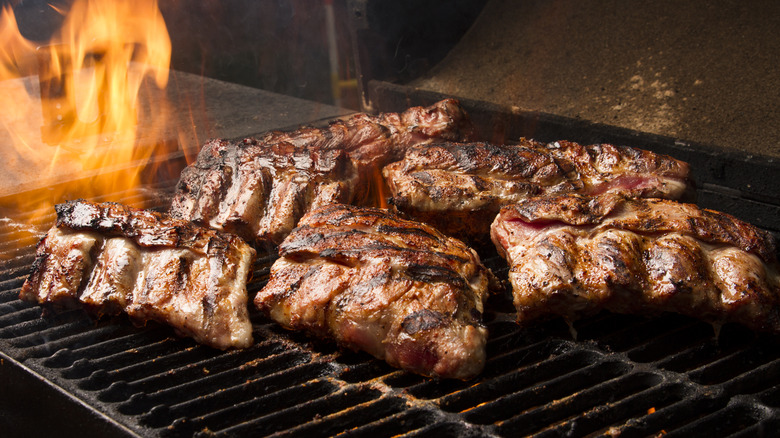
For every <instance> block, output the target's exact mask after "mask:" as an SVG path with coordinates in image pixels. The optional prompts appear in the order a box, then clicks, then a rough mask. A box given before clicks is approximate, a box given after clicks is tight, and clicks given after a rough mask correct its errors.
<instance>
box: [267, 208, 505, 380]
mask: <svg viewBox="0 0 780 438" xmlns="http://www.w3.org/2000/svg"><path fill="white" fill-rule="evenodd" d="M279 255H280V258H279V259H278V260H277V261H276V262H275V263H274V264H273V266H272V268H271V277H270V280H269V282H268V283H267V285H266V286H265V287H264V288H263V289H262V290H261V291H260V292H259V293H258V294H257V296H256V298H255V301H254V302H255V305H256V306H257V307H258V308H259V309H260V310H262V311H264V312H265V313H266V314H268V315H269V316H270V317H271V318H272V319H274V320H275V321H276V322H278V323H279V324H281V325H282V326H284V327H286V328H288V329H294V330H303V331H306V332H308V333H309V334H312V335H314V336H317V337H321V338H333V339H335V340H336V341H337V342H338V343H339V344H340V345H342V346H345V347H348V348H352V349H356V350H363V351H366V352H368V353H370V354H372V355H374V356H375V357H377V358H380V359H383V360H385V361H387V362H388V363H389V364H390V365H392V366H394V367H399V368H402V369H404V370H407V371H411V372H414V373H418V374H422V375H426V376H437V377H442V378H458V379H468V378H471V377H474V376H476V375H477V374H478V373H479V372H480V371H481V370H482V368H483V366H484V362H485V342H486V338H487V329H486V328H485V327H484V326H483V324H482V322H481V320H482V313H483V305H484V301H485V299H486V298H487V293H488V288H489V285H490V284H491V281H494V278H493V277H492V273H491V272H490V271H489V270H488V269H487V268H485V267H484V266H483V265H482V264H481V262H480V260H479V256H478V255H477V254H476V252H474V250H472V249H470V248H469V247H467V246H466V245H465V244H463V243H462V242H460V241H458V240H456V239H453V238H450V237H447V236H444V235H443V234H441V233H440V232H438V231H437V230H435V229H433V228H431V227H430V226H428V225H425V224H421V223H417V222H412V221H407V220H402V219H400V218H398V217H396V216H394V215H392V214H389V213H388V212H387V211H386V210H382V209H376V208H368V207H355V206H347V205H330V206H325V207H322V208H320V209H317V210H313V211H311V212H309V213H308V214H306V215H305V216H304V217H303V219H302V220H301V222H300V224H299V226H298V228H296V229H295V230H294V231H293V232H292V233H291V234H290V235H289V236H288V237H287V238H286V239H285V240H284V242H283V243H282V244H281V246H280V247H279Z"/></svg>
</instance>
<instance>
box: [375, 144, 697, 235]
mask: <svg viewBox="0 0 780 438" xmlns="http://www.w3.org/2000/svg"><path fill="white" fill-rule="evenodd" d="M688 173H689V169H688V165H687V163H684V162H682V161H679V160H676V159H674V158H671V157H669V156H665V155H661V154H656V153H653V152H650V151H645V150H641V149H635V148H630V147H624V146H613V145H609V144H598V145H590V146H583V145H580V144H578V143H573V142H568V141H559V142H555V143H550V144H543V143H539V142H536V141H533V140H528V139H521V140H520V141H519V142H518V143H516V144H504V145H497V144H490V143H481V142H478V143H430V144H425V145H419V146H415V147H412V148H409V149H408V150H407V152H406V154H405V156H404V158H403V159H402V160H400V161H397V162H394V163H391V164H389V165H387V166H386V167H385V168H384V169H383V175H384V177H385V180H386V181H387V184H388V187H389V190H390V193H391V195H392V197H391V198H390V201H389V203H390V204H391V205H393V206H394V208H395V209H396V210H398V211H399V212H402V213H404V214H405V215H406V216H408V217H410V218H413V219H415V220H420V221H423V222H426V223H429V224H432V225H434V226H435V227H437V228H438V229H439V230H441V231H442V232H444V233H445V234H449V235H452V236H456V237H459V238H462V239H465V240H467V241H471V242H474V243H489V242H487V240H488V239H487V236H488V235H489V233H490V224H491V222H492V221H493V219H494V218H495V217H496V215H497V214H498V212H499V210H500V209H501V207H502V206H503V205H506V204H512V203H516V202H519V201H520V200H522V199H525V198H528V197H532V196H541V195H555V194H563V193H584V194H592V195H595V194H599V193H603V192H622V193H626V194H629V195H631V196H641V197H661V198H669V199H678V198H680V197H681V196H683V195H684V194H686V192H690V191H691V190H692V186H691V185H690V184H689V183H688Z"/></svg>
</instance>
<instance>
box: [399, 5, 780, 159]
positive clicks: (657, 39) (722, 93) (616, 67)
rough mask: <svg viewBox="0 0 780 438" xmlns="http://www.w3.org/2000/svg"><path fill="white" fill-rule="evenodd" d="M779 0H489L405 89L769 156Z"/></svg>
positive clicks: (779, 116) (778, 78) (779, 142)
mask: <svg viewBox="0 0 780 438" xmlns="http://www.w3.org/2000/svg"><path fill="white" fill-rule="evenodd" d="M779 66H780V2H775V1H765V0H763V1H762V0H748V1H739V0H724V1H706V0H691V1H688V2H679V1H675V0H659V1H653V2H645V1H640V0H602V1H584V2H583V1H577V0H556V1H548V0H524V1H511V0H494V1H491V2H490V3H488V5H487V6H486V7H485V9H484V10H483V13H482V15H481V16H480V18H478V19H477V21H476V23H475V24H474V26H473V27H472V28H471V29H470V30H469V33H468V34H467V35H466V36H465V37H464V38H463V40H462V41H461V42H460V43H459V44H458V46H457V47H456V48H455V49H454V50H453V51H452V52H450V54H449V55H448V57H447V58H446V59H445V60H443V61H442V62H441V63H440V64H439V65H438V66H437V67H435V68H434V69H433V70H432V71H431V72H430V74H429V75H428V76H427V77H425V78H422V79H419V80H418V81H416V82H415V83H414V84H413V85H414V86H417V87H420V88H422V89H427V90H432V91H437V92H443V93H446V94H452V95H456V96H462V97H466V98H470V99H476V100H485V101H490V102H494V103H498V104H501V105H506V106H509V107H515V108H517V109H519V110H525V111H540V112H545V113H550V114H556V115H561V116H566V117H573V118H578V119H583V120H587V121H592V122H597V123H605V124H610V125H615V126H620V127H625V128H630V129H636V130H639V131H643V132H650V133H654V134H660V135H666V136H671V137H675V138H678V139H681V140H683V141H689V142H697V143H703V144H709V145H715V146H721V147H725V148H729V149H735V150H739V151H742V152H744V153H745V154H764V155H770V156H775V157H777V156H780V74H779V73H778V67H779Z"/></svg>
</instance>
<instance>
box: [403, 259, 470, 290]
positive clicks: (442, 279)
mask: <svg viewBox="0 0 780 438" xmlns="http://www.w3.org/2000/svg"><path fill="white" fill-rule="evenodd" d="M403 273H404V275H406V276H407V277H409V278H411V279H412V280H414V281H420V282H423V283H450V284H452V285H454V286H457V287H464V288H465V287H466V282H465V280H463V277H461V276H460V275H458V273H457V272H455V271H453V270H451V269H447V268H443V267H441V266H433V265H416V264H410V265H409V266H407V267H406V269H404V270H403Z"/></svg>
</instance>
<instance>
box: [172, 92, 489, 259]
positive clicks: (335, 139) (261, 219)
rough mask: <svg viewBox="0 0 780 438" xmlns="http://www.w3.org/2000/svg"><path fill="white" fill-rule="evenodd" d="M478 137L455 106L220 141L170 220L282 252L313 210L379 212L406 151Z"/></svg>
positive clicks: (211, 145) (195, 171)
mask: <svg viewBox="0 0 780 438" xmlns="http://www.w3.org/2000/svg"><path fill="white" fill-rule="evenodd" d="M472 135H473V132H472V126H471V124H470V121H469V119H468V117H467V115H466V113H465V112H464V111H463V109H462V108H461V107H460V105H459V104H458V102H457V101H454V100H451V99H449V100H444V101H441V102H439V103H437V104H435V105H432V106H430V107H427V108H422V107H415V108H410V109H408V110H407V111H405V112H403V113H387V114H380V115H378V116H369V115H366V114H357V115H354V116H352V117H350V118H348V119H346V120H340V121H337V122H333V123H331V124H330V125H329V126H328V127H326V128H322V129H320V128H312V127H304V128H300V129H298V130H296V131H292V132H270V133H268V134H265V135H263V136H261V137H259V138H254V139H245V140H243V141H239V142H232V141H226V140H213V141H210V142H208V143H206V144H205V145H204V147H203V148H202V150H201V152H200V154H199V155H198V159H197V161H196V162H195V163H193V164H192V165H190V166H189V167H187V168H186V169H184V171H183V172H182V175H181V179H180V181H179V184H178V186H177V192H176V194H175V196H174V199H173V202H172V205H171V209H170V212H171V215H172V216H174V217H176V218H179V219H186V220H191V221H193V222H196V223H198V224H201V225H208V226H210V227H212V228H215V229H224V230H227V231H230V232H233V233H236V234H238V235H239V236H241V237H243V238H244V239H246V240H247V241H249V242H258V243H268V244H279V243H280V242H281V241H282V239H284V237H285V236H286V235H287V234H288V233H289V232H290V231H292V229H293V228H294V226H295V224H296V222H297V221H298V219H300V218H301V216H303V214H304V213H306V212H307V211H309V210H310V209H312V208H317V207H319V206H321V205H327V204H332V203H350V204H358V205H367V204H377V203H378V200H377V199H374V198H376V196H377V195H376V193H377V191H378V189H377V184H376V182H375V181H374V180H380V179H381V178H378V174H379V171H380V170H381V168H382V166H383V165H385V164H387V163H388V162H390V161H391V160H395V159H397V158H400V156H402V155H403V151H404V150H405V149H406V148H407V147H409V146H411V145H415V144H419V143H425V142H430V141H433V140H434V139H438V140H455V141H461V140H465V139H469V138H470V137H471V136H472ZM377 205H378V204H377Z"/></svg>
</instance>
